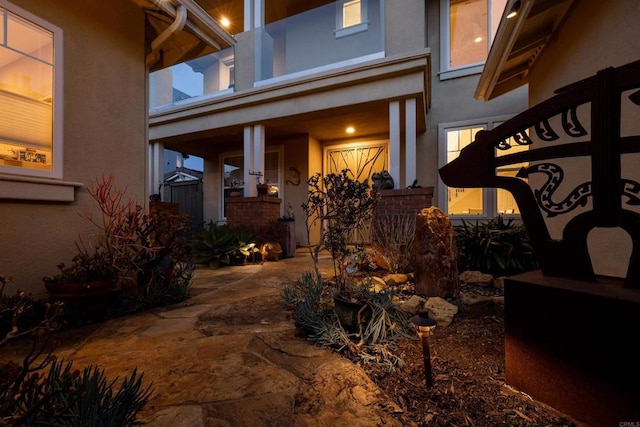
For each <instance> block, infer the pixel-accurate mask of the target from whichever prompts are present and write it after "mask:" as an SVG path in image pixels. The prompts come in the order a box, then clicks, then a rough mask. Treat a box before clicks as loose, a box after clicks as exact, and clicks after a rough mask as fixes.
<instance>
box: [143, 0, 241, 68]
mask: <svg viewBox="0 0 640 427" xmlns="http://www.w3.org/2000/svg"><path fill="white" fill-rule="evenodd" d="M132 1H133V2H134V3H135V4H137V5H138V6H140V7H141V8H142V9H143V10H144V12H145V14H146V25H145V38H146V42H147V49H148V52H147V53H148V54H150V55H151V57H148V59H149V62H150V63H149V64H148V66H149V71H150V72H152V71H156V70H160V69H162V68H166V67H169V66H171V65H175V64H178V63H180V62H185V61H188V60H191V59H194V58H198V57H200V56H203V55H207V54H209V53H213V52H218V51H220V50H224V49H226V48H229V47H232V46H234V45H235V44H236V40H235V39H234V38H233V36H231V35H230V34H229V33H228V32H227V31H226V30H225V29H224V28H223V27H222V26H221V25H220V24H219V23H218V22H217V21H216V20H215V19H213V18H212V17H211V15H209V13H207V11H205V10H204V9H203V8H202V7H201V6H200V5H199V4H198V3H197V2H196V1H195V0H132ZM180 10H182V11H184V13H185V14H186V20H185V21H184V24H183V25H176V21H177V20H179V19H180ZM160 41H161V43H160Z"/></svg>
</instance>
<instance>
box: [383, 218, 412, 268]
mask: <svg viewBox="0 0 640 427" xmlns="http://www.w3.org/2000/svg"><path fill="white" fill-rule="evenodd" d="M415 230H416V215H415V214H414V213H401V214H387V215H378V216H376V217H375V218H374V220H373V230H372V239H373V243H374V244H375V245H376V246H377V247H378V249H379V250H380V252H381V253H380V255H382V257H383V258H384V259H385V261H387V263H388V264H389V269H390V271H391V272H392V273H406V272H408V271H410V270H411V250H412V248H413V239H414V236H415Z"/></svg>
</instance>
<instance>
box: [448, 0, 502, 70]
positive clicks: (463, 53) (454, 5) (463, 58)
mask: <svg viewBox="0 0 640 427" xmlns="http://www.w3.org/2000/svg"><path fill="white" fill-rule="evenodd" d="M506 4H507V0H441V10H442V16H441V33H442V34H441V37H440V38H441V53H442V54H441V71H442V73H441V78H442V79H445V78H453V77H460V76H463V75H468V74H474V73H479V72H481V71H482V65H483V64H484V61H485V60H486V59H487V55H488V54H489V49H490V47H491V42H492V41H493V38H494V37H495V34H496V31H497V30H498V25H499V24H500V18H501V17H502V12H503V11H504V8H505V6H506Z"/></svg>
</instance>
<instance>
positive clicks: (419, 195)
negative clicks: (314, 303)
mask: <svg viewBox="0 0 640 427" xmlns="http://www.w3.org/2000/svg"><path fill="white" fill-rule="evenodd" d="M380 194H381V196H382V197H381V198H380V201H379V202H378V205H377V206H376V210H375V215H376V216H379V215H391V214H401V213H408V212H414V213H416V214H417V213H418V212H420V211H421V210H422V209H424V208H428V207H430V206H431V201H432V199H433V187H420V188H400V189H397V190H380Z"/></svg>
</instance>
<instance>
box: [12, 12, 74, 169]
mask: <svg viewBox="0 0 640 427" xmlns="http://www.w3.org/2000/svg"><path fill="white" fill-rule="evenodd" d="M61 38H62V30H60V29H59V28H57V27H55V26H53V25H51V24H49V23H47V22H44V21H43V20H41V19H39V18H37V17H35V16H33V15H32V14H30V13H28V12H26V11H24V10H22V9H19V8H17V7H15V6H13V5H11V4H10V3H8V2H5V1H3V0H0V172H3V173H9V174H17V175H31V176H40V177H52V178H62V163H61V160H62V159H61V155H62V140H61V139H62V125H61V124H62V109H61V107H62V105H61V102H60V99H59V96H58V94H59V93H61V87H62V73H59V72H54V71H56V70H61V69H62V66H61V65H62V52H61V49H58V48H57V47H58V46H62V40H61Z"/></svg>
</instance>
